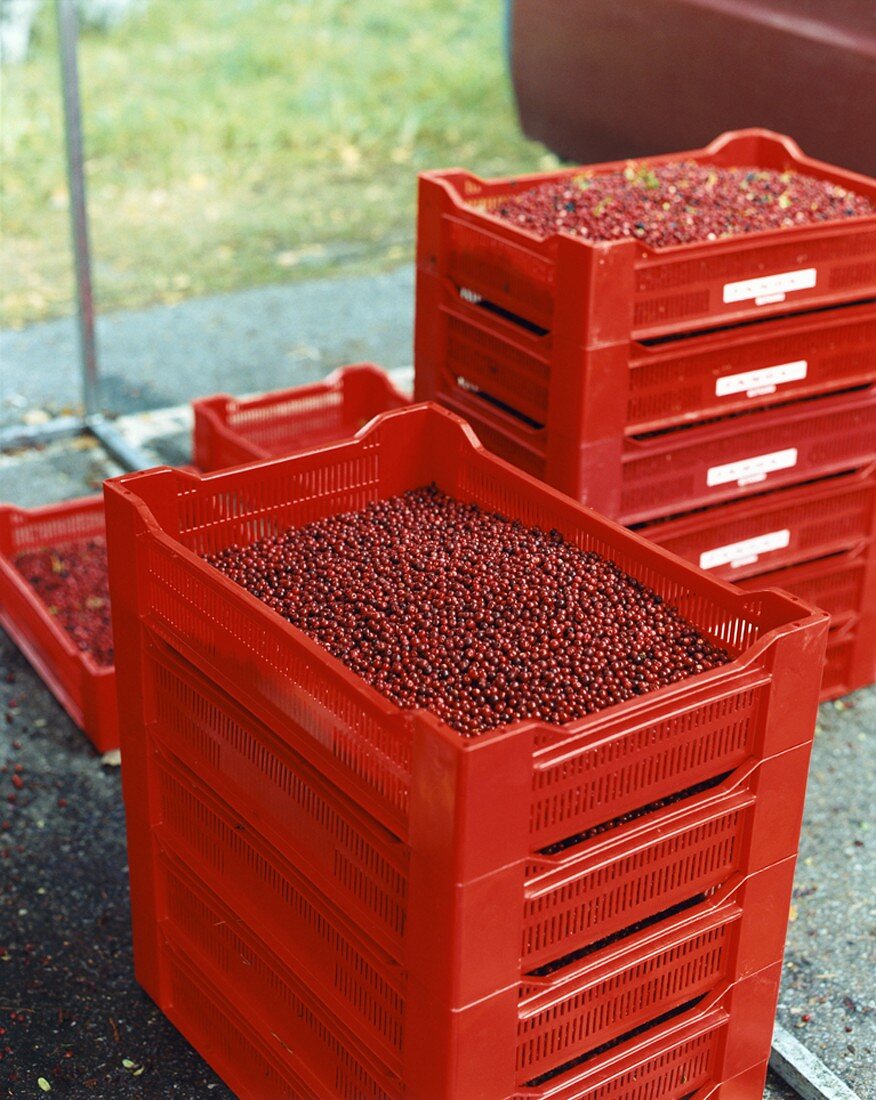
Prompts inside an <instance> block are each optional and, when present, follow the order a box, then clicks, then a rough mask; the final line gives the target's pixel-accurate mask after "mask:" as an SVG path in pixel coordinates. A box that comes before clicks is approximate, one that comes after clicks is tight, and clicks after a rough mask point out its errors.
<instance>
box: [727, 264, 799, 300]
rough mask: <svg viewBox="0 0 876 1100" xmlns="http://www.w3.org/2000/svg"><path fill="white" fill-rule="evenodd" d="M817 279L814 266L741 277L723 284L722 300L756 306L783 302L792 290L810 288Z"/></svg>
mask: <svg viewBox="0 0 876 1100" xmlns="http://www.w3.org/2000/svg"><path fill="white" fill-rule="evenodd" d="M817 279H818V272H817V271H816V270H815V268H814V267H802V268H800V270H799V271H783V272H782V273H781V274H780V275H762V276H761V277H760V278H758V279H742V280H741V281H740V282H738V283H725V284H724V302H725V304H727V303H730V302H750V301H751V299H752V298H753V299H754V304H755V305H757V306H765V305H768V304H769V303H771V302H784V300H785V295H786V294H788V293H789V292H790V291H792V290H811V289H812V288H813V287H814V286H815V283H816V281H817Z"/></svg>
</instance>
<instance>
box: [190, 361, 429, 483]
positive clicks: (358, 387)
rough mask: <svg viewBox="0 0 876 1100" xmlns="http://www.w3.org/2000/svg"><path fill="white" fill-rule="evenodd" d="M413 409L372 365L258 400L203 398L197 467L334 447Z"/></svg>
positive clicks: (198, 407)
mask: <svg viewBox="0 0 876 1100" xmlns="http://www.w3.org/2000/svg"><path fill="white" fill-rule="evenodd" d="M407 404H409V401H408V399H407V398H406V397H405V396H404V394H402V393H400V392H399V391H398V390H397V389H396V388H395V386H393V384H392V383H391V382H390V380H389V378H388V376H387V375H386V374H385V373H384V372H383V371H382V370H381V369H380V368H379V367H376V366H374V364H372V363H357V364H355V365H353V366H349V367H341V368H340V369H339V370H336V371H335V372H334V373H332V374H330V375H329V376H328V377H327V378H325V379H324V380H323V381H321V382H315V383H312V384H311V385H308V386H297V387H295V388H293V389H287V390H278V391H276V392H274V393H266V394H262V395H260V396H258V397H244V398H235V397H229V396H228V395H227V394H218V395H217V396H215V397H206V398H202V399H200V400H198V401H194V402H193V403H192V409H193V412H194V436H193V453H194V461H195V465H196V466H198V467H199V468H200V469H202V470H221V469H225V468H226V467H228V466H235V465H238V464H240V463H243V462H252V461H254V460H256V459H260V458H270V457H271V456H273V455H283V454H291V453H292V452H294V451H296V450H304V449H306V448H308V447H313V446H316V445H318V444H321V443H331V442H334V441H335V440H337V439H343V438H345V437H347V436H351V435H355V434H356V432H357V431H358V430H359V429H360V428H361V427H362V426H363V424H366V423H367V422H368V421H369V420H370V419H371V418H372V417H374V416H377V415H378V413H382V412H387V411H388V410H389V409H396V408H401V407H402V406H403V405H407Z"/></svg>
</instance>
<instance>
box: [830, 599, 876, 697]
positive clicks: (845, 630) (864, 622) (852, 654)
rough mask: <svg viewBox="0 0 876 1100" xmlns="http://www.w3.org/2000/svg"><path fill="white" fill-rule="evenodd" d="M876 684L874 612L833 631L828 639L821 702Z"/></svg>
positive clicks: (841, 625) (871, 611)
mask: <svg viewBox="0 0 876 1100" xmlns="http://www.w3.org/2000/svg"><path fill="white" fill-rule="evenodd" d="M872 683H876V608H872V609H868V610H867V611H866V612H865V613H864V614H863V615H861V616H860V617H856V618H850V619H849V620H848V621H846V622H844V623H841V624H840V625H838V626H836V627H834V628H833V629H832V630H831V632H830V633H829V634H828V636H827V655H826V657H825V663H824V676H823V678H822V681H821V699H822V702H828V701H829V700H831V699H838V698H840V696H842V695H848V694H849V693H850V692H852V691H858V690H859V689H860V688H863V687H867V686H868V685H869V684H872Z"/></svg>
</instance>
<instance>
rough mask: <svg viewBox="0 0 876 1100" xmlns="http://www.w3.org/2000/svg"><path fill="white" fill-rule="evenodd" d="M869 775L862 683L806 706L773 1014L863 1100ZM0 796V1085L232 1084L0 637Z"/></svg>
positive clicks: (29, 469)
mask: <svg viewBox="0 0 876 1100" xmlns="http://www.w3.org/2000/svg"><path fill="white" fill-rule="evenodd" d="M175 446H176V447H178V446H179V442H178V441H177V443H176V444H175ZM159 449H160V448H159ZM113 472H114V468H113V467H112V464H111V463H110V462H109V460H108V459H107V457H106V456H105V455H104V454H103V452H102V451H101V450H100V448H99V447H95V448H88V449H87V450H81V449H80V450H75V449H74V450H71V449H70V445H69V444H53V445H52V446H50V447H48V448H46V449H45V450H44V451H42V452H38V453H28V454H27V455H25V456H19V457H18V458H15V459H13V458H9V457H7V458H6V459H0V499H4V500H12V501H14V502H15V503H19V504H22V505H33V504H37V503H41V502H47V501H50V500H58V499H61V498H64V497H72V496H78V495H81V494H82V493H83V492H88V491H91V490H90V488H89V483H90V482H92V481H95V480H99V479H100V477H102V476H106V475H107V474H109V473H113ZM17 765H19V766H20V768H21V770H20V772H16V771H15V768H16V766H17ZM16 774H18V775H19V776H20V779H21V786H20V789H18V788H16V786H14V785H13V783H12V778H13V775H16ZM874 775H876V690H874V689H868V690H865V691H863V692H858V693H857V694H856V695H854V696H851V697H849V698H848V699H847V700H845V701H843V702H842V703H840V704H828V705H826V706H824V707H822V708H821V712H820V718H819V728H818V734H817V737H816V742H815V749H814V755H813V765H812V772H811V779H810V788H809V797H808V800H807V806H806V820H805V826H804V834H803V840H802V846H801V857H800V862H799V865H798V873H797V884H796V888H795V902H794V905H795V908H794V911H793V920H792V922H791V925H790V928H789V939H788V949H787V955H786V966H785V974H784V981H783V986H782V993H781V1001H780V1008H779V1019H780V1021H781V1023H782V1024H783V1025H784V1026H785V1027H787V1028H789V1029H791V1030H793V1033H794V1034H795V1035H796V1036H797V1037H798V1038H799V1039H800V1040H801V1041H803V1042H804V1043H806V1045H807V1046H809V1047H810V1048H811V1049H812V1050H813V1051H814V1052H815V1053H816V1054H818V1055H819V1057H821V1058H822V1059H823V1060H824V1061H825V1062H826V1063H827V1065H828V1066H829V1067H830V1068H831V1069H833V1070H834V1072H835V1073H837V1074H839V1076H840V1077H842V1078H843V1079H844V1080H845V1081H846V1082H847V1083H848V1084H849V1085H850V1086H852V1087H853V1088H854V1089H855V1090H856V1091H857V1092H858V1094H859V1096H860V1097H861V1098H862V1100H866V1098H868V1097H873V1096H874V1095H876V1076H874V1070H873V1063H874V1054H876V993H874V989H873V981H872V977H871V975H872V973H873V968H872V965H871V964H872V962H873V961H874V947H876V908H874V902H873V898H874V897H876V861H874V860H873V858H872V849H873V845H874V843H876V840H874V836H876V833H874V818H873V812H872V787H873V778H874ZM0 796H2V802H0V806H2V810H0V829H2V832H0V1053H2V1054H3V1058H2V1061H0V1096H6V1097H15V1098H18V1097H30V1096H33V1097H37V1096H42V1095H43V1092H42V1091H41V1089H40V1087H39V1085H38V1083H37V1079H38V1078H39V1077H44V1078H45V1079H46V1081H47V1082H49V1083H50V1084H51V1087H52V1092H53V1093H54V1094H55V1095H58V1096H65V1097H110V1096H112V1097H120V1098H126V1097H149V1098H151V1097H155V1098H159V1097H168V1096H173V1097H186V1098H189V1097H191V1098H192V1100H194V1098H196V1097H203V1096H208V1095H209V1096H214V1097H223V1096H230V1095H231V1094H230V1093H229V1092H228V1090H227V1089H225V1087H224V1086H223V1085H222V1084H221V1083H220V1082H219V1081H218V1080H217V1078H216V1077H215V1076H214V1075H213V1074H212V1073H211V1071H210V1070H209V1069H208V1067H207V1066H206V1065H205V1064H204V1062H203V1061H202V1060H201V1059H200V1058H199V1056H198V1055H197V1054H195V1052H194V1051H193V1050H192V1049H191V1048H190V1047H189V1046H188V1045H187V1044H186V1043H185V1041H184V1040H183V1039H182V1038H181V1037H180V1036H179V1034H178V1033H177V1032H176V1031H175V1030H174V1029H173V1027H172V1026H171V1025H170V1024H168V1023H167V1022H166V1021H165V1020H164V1018H163V1017H162V1016H161V1014H160V1013H159V1012H158V1011H157V1009H156V1008H155V1006H154V1005H153V1004H152V1002H151V1001H150V1000H149V999H148V998H147V997H146V995H145V994H143V993H142V992H141V991H140V990H139V989H138V988H137V986H136V985H135V983H134V979H133V973H132V965H131V944H130V938H129V932H128V894H127V878H126V864H125V847H124V824H123V814H122V808H121V799H120V787H119V770H118V769H117V768H109V767H105V766H103V765H102V764H101V760H100V757H99V756H97V755H96V754H95V753H94V751H93V750H92V749H91V748H90V746H89V744H88V742H87V741H86V740H85V739H84V738H83V737H82V736H81V735H80V734H79V733H78V731H77V730H76V729H75V727H74V726H73V725H72V723H71V722H70V721H69V720H68V719H67V717H66V715H65V714H64V712H63V711H62V710H61V708H60V707H59V706H58V705H57V704H56V703H55V701H54V699H53V698H52V697H51V696H50V695H49V693H48V692H47V691H46V689H45V688H44V687H43V686H42V684H41V682H40V681H39V680H38V679H37V677H36V675H35V674H34V673H33V671H32V670H31V669H30V667H29V666H28V664H27V662H26V661H25V660H24V658H23V657H22V656H21V654H20V653H19V652H18V650H17V649H16V648H15V647H14V646H13V645H12V643H11V642H10V641H9V640H8V639H7V638H6V636H5V635H3V634H2V632H0ZM10 796H14V797H13V798H12V799H11V800H9V801H8V799H9V797H10ZM794 1095H795V1094H794V1093H793V1092H792V1091H790V1090H788V1089H787V1088H786V1087H785V1086H784V1085H782V1084H781V1083H780V1082H774V1081H771V1082H770V1083H769V1085H768V1087H767V1091H766V1093H765V1096H766V1097H768V1098H769V1100H782V1098H790V1097H793V1096H794Z"/></svg>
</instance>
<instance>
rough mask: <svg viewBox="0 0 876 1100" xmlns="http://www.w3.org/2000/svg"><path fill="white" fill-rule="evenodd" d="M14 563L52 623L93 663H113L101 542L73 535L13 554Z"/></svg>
mask: <svg viewBox="0 0 876 1100" xmlns="http://www.w3.org/2000/svg"><path fill="white" fill-rule="evenodd" d="M15 566H16V568H17V569H18V571H19V572H20V573H21V574H22V576H23V577H24V578H25V580H26V581H27V582H28V584H30V585H31V587H32V588H34V589H35V590H36V592H37V594H38V595H39V597H40V599H41V600H42V602H43V603H44V604H45V606H46V607H47V608H48V610H49V614H50V615H52V616H53V618H54V619H55V621H56V622H57V623H59V624H60V626H62V627H63V629H64V630H66V631H67V633H68V634H69V635H70V637H71V638H72V639H73V641H74V642H75V643H76V645H77V646H78V648H79V649H81V650H82V651H83V652H86V653H89V654H90V655H91V657H92V658H93V659H94V660H95V662H96V663H97V664H99V665H111V664H112V663H113V633H112V622H111V619H110V600H109V578H108V575H107V559H106V541H105V540H104V539H103V538H91V539H79V540H77V541H75V542H69V543H66V544H65V545H64V546H62V547H47V548H45V549H42V550H30V551H27V552H26V553H24V554H19V555H18V557H17V558H16V559H15Z"/></svg>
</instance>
